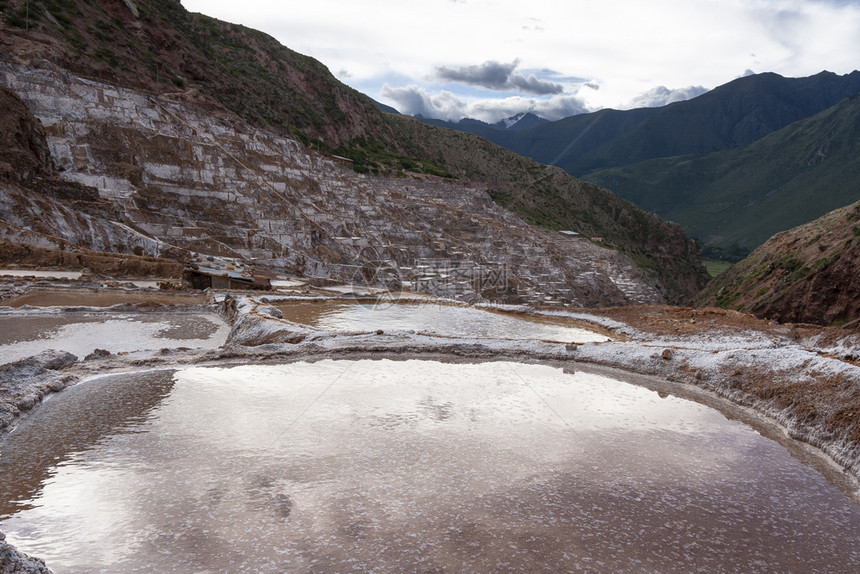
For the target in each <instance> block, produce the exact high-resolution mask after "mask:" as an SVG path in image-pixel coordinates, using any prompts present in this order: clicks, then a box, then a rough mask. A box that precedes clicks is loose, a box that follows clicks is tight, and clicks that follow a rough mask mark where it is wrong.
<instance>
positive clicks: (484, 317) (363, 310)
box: [273, 301, 609, 343]
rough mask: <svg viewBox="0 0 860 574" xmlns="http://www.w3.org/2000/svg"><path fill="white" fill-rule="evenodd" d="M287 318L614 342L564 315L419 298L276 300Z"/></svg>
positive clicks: (322, 324) (359, 327) (453, 333)
mask: <svg viewBox="0 0 860 574" xmlns="http://www.w3.org/2000/svg"><path fill="white" fill-rule="evenodd" d="M273 305H274V306H276V307H277V308H278V309H280V310H281V311H282V312H283V313H284V318H285V319H288V320H290V321H293V322H295V323H303V324H305V325H310V326H312V327H316V328H318V329H326V330H330V331H376V330H378V329H382V330H383V331H418V332H422V333H429V334H433V335H438V336H443V337H466V338H493V339H539V340H545V341H557V342H561V343H591V342H597V341H608V340H609V337H607V336H606V335H602V334H600V333H596V332H594V331H591V330H588V329H584V328H582V327H581V326H577V324H576V323H575V322H574V321H571V320H566V319H564V318H561V317H551V318H550V317H546V318H544V317H539V316H536V315H527V314H514V313H508V312H501V311H498V312H495V311H489V310H484V309H478V308H474V307H463V306H460V305H449V304H440V303H432V302H427V301H413V302H401V303H382V304H380V303H372V302H368V303H359V302H343V301H323V302H317V301H312V302H311V301H283V302H276V303H273Z"/></svg>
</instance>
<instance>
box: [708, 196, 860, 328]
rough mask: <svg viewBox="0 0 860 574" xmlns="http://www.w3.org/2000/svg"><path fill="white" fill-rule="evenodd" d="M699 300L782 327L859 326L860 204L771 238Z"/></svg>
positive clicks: (711, 286)
mask: <svg viewBox="0 0 860 574" xmlns="http://www.w3.org/2000/svg"><path fill="white" fill-rule="evenodd" d="M699 300H700V303H702V304H704V305H717V306H720V307H725V308H729V309H736V310H738V311H745V312H748V313H753V314H755V315H757V316H759V317H763V318H767V319H774V320H777V321H780V322H806V323H817V324H821V325H830V324H834V323H836V324H847V323H857V321H858V320H860V202H858V203H855V204H853V205H849V206H848V207H844V208H841V209H837V210H836V211H832V212H830V213H828V214H827V215H825V216H823V217H821V218H819V219H817V220H815V221H813V222H811V223H808V224H806V225H802V226H800V227H796V228H794V229H791V230H789V231H785V232H782V233H779V234H777V235H775V236H773V237H772V238H771V239H770V240H769V241H767V242H766V243H765V244H764V245H762V246H761V247H759V248H758V249H756V250H755V251H753V253H752V254H751V255H750V256H749V257H747V258H746V259H744V260H743V261H741V262H740V263H738V264H736V265H734V266H733V267H732V268H731V269H729V270H728V271H727V272H726V273H724V274H723V275H720V276H719V277H717V278H716V279H715V280H714V281H713V282H712V283H711V284H710V285H709V286H708V288H707V289H706V290H705V291H704V292H703V294H702V296H701V297H700V299H699Z"/></svg>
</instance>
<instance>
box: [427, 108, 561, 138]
mask: <svg viewBox="0 0 860 574" xmlns="http://www.w3.org/2000/svg"><path fill="white" fill-rule="evenodd" d="M415 117H417V118H418V119H421V120H423V121H425V122H427V123H428V124H432V125H434V126H438V127H441V128H450V129H455V130H457V131H460V132H467V133H470V134H475V135H479V136H481V137H485V138H487V139H488V140H491V141H492V139H493V138H491V137H488V136H487V134H488V133H491V132H519V131H522V130H526V129H529V128H533V127H535V126H539V125H543V124H547V123H549V120H546V119H544V118H542V117H540V116H538V115H536V114H533V113H531V112H525V113H521V114H516V115H514V116H511V117H509V118H505V119H503V120H501V121H498V122H496V123H494V124H489V123H487V122H482V121H481V120H475V119H471V118H463V119H462V120H460V121H459V122H448V121H445V120H436V119H430V118H425V117H423V116H421V115H420V114H419V115H417V116H415Z"/></svg>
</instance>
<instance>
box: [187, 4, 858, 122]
mask: <svg viewBox="0 0 860 574" xmlns="http://www.w3.org/2000/svg"><path fill="white" fill-rule="evenodd" d="M182 4H183V5H184V6H185V7H186V8H187V9H188V10H190V11H193V12H203V13H204V14H208V15H210V16H213V17H216V18H219V19H222V20H227V21H230V22H236V23H240V24H244V25H246V26H249V27H252V28H256V29H259V30H262V31H264V32H267V33H269V34H271V35H272V36H274V37H276V38H277V39H278V40H280V41H281V43H283V44H284V45H286V46H287V47H289V48H291V49H293V50H296V51H298V52H301V53H302V54H306V55H309V56H312V57H314V58H316V59H318V60H320V61H321V62H322V63H323V64H325V65H326V66H328V68H329V69H330V70H331V72H332V73H333V74H334V75H335V76H336V77H337V78H338V79H340V80H341V81H342V82H344V83H346V84H348V85H350V86H352V87H354V88H356V89H358V90H360V91H362V92H364V93H365V94H367V95H369V96H370V97H372V98H374V99H376V100H377V101H380V102H382V103H385V104H388V105H391V106H393V107H395V108H397V109H398V110H399V111H401V112H403V113H407V114H413V115H414V114H417V113H421V114H423V115H425V116H428V117H438V118H442V119H448V120H455V121H456V120H459V119H460V118H463V117H472V118H478V119H481V120H484V121H491V122H494V121H498V120H500V119H502V118H505V117H509V116H511V115H514V114H516V113H520V112H524V111H533V112H535V113H537V114H538V115H541V116H543V117H546V118H548V119H559V118H562V117H565V116H569V115H573V114H576V113H581V112H585V111H594V110H597V109H600V108H607V107H611V108H622V109H624V108H631V107H642V106H652V105H663V104H666V103H670V102H673V101H678V100H682V99H687V98H690V97H694V96H696V95H698V94H700V93H702V92H704V91H705V90H707V89H711V88H714V87H716V86H718V85H720V84H724V83H726V82H729V81H731V80H733V79H735V78H738V77H740V76H743V75H745V74H749V73H753V72H754V73H761V72H776V73H778V74H781V75H783V76H791V77H800V76H809V75H812V74H816V73H818V72H820V71H822V70H830V71H832V72H836V73H838V74H846V73H849V72H851V71H853V70H854V69H856V68H860V0H805V1H802V0H649V1H648V2H645V1H642V0H421V1H420V2H419V1H417V0H361V1H357V0H312V1H310V2H299V1H291V2H282V1H281V2H278V1H275V0H242V1H241V2H236V0H182Z"/></svg>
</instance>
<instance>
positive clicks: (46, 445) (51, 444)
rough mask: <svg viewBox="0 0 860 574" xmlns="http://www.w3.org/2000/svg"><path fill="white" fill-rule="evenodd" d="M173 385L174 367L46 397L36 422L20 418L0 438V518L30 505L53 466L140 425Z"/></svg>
mask: <svg viewBox="0 0 860 574" xmlns="http://www.w3.org/2000/svg"><path fill="white" fill-rule="evenodd" d="M172 388H173V372H172V371H156V372H150V373H139V374H135V375H115V376H112V377H106V378H104V379H101V380H99V381H98V383H94V384H87V383H84V384H80V385H78V386H76V387H74V392H72V390H71V389H70V390H69V391H66V392H64V393H62V395H61V396H59V397H57V396H53V397H50V398H49V399H46V400H45V402H44V403H43V404H42V406H41V407H40V409H39V416H38V422H36V423H33V422H32V421H26V422H24V423H22V424H21V425H20V426H19V427H18V428H17V429H15V431H14V432H12V433H11V434H9V435H7V436H6V438H5V439H4V441H3V442H2V443H0V445H1V446H2V450H0V454H2V456H0V476H3V477H4V479H3V480H2V481H0V518H5V517H8V516H10V515H12V514H13V513H15V512H18V511H20V510H21V509H22V508H30V507H32V504H31V503H30V501H32V500H35V499H37V498H38V497H39V496H40V493H41V488H42V486H43V485H44V484H45V483H46V481H48V479H49V478H50V477H52V476H53V475H54V474H56V469H55V467H56V466H57V465H61V464H65V463H66V462H67V461H69V460H71V459H74V458H75V457H77V456H79V454H80V453H82V452H85V451H88V450H90V449H92V448H93V447H95V446H96V445H97V444H99V443H100V441H102V440H106V439H107V437H110V436H112V435H114V434H117V433H123V432H132V431H133V430H134V429H135V428H136V427H138V426H140V425H141V424H143V423H144V422H145V421H146V419H147V416H148V415H149V414H150V412H151V411H152V409H154V408H155V407H156V406H157V405H158V404H159V403H160V402H161V400H162V399H163V398H164V397H166V396H168V395H169V394H170V390H171V389H172ZM13 477H14V478H13Z"/></svg>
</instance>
